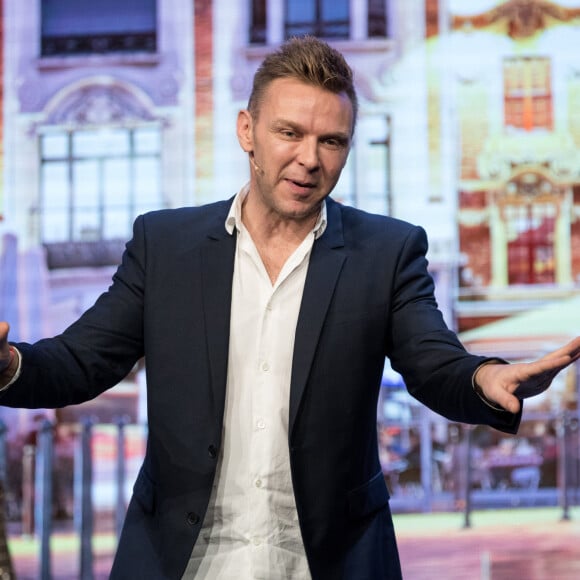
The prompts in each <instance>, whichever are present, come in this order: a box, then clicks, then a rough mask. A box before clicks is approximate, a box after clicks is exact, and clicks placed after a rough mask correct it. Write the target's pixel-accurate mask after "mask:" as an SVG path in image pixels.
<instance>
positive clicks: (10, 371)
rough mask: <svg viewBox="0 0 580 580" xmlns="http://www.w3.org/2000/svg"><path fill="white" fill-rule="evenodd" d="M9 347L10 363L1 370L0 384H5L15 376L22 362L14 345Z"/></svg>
mask: <svg viewBox="0 0 580 580" xmlns="http://www.w3.org/2000/svg"><path fill="white" fill-rule="evenodd" d="M8 349H9V352H10V358H9V359H8V365H7V366H6V368H4V369H3V370H2V371H0V385H5V384H7V383H9V382H10V381H11V380H12V379H13V378H14V375H16V372H17V370H18V364H19V362H20V358H19V355H18V351H17V350H16V349H15V348H14V347H13V346H9V347H8Z"/></svg>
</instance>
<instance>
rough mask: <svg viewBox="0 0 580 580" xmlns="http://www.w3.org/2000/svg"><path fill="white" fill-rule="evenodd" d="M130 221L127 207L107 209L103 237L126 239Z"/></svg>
mask: <svg viewBox="0 0 580 580" xmlns="http://www.w3.org/2000/svg"><path fill="white" fill-rule="evenodd" d="M131 223H132V220H131V216H130V215H129V209H128V208H121V209H114V210H111V209H109V210H107V212H106V213H105V224H104V228H103V230H104V231H103V238H104V239H106V240H112V239H115V238H121V239H123V240H126V239H128V238H129V236H130V233H131Z"/></svg>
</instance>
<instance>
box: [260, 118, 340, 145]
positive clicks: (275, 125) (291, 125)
mask: <svg viewBox="0 0 580 580" xmlns="http://www.w3.org/2000/svg"><path fill="white" fill-rule="evenodd" d="M271 127H272V129H283V128H286V129H292V130H293V131H295V132H297V133H303V132H304V129H303V128H302V127H301V126H300V124H298V123H295V122H294V121H290V120H289V119H275V120H274V121H272V124H271ZM350 138H351V136H350V133H344V132H342V131H337V132H334V133H325V134H323V135H321V136H320V139H322V140H325V139H336V140H337V141H340V142H341V143H348V142H349V141H350Z"/></svg>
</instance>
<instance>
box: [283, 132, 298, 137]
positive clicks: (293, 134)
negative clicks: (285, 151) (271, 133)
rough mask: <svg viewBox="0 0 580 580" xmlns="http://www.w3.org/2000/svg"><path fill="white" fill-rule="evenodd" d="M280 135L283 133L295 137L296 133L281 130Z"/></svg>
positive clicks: (285, 135)
mask: <svg viewBox="0 0 580 580" xmlns="http://www.w3.org/2000/svg"><path fill="white" fill-rule="evenodd" d="M282 135H284V137H290V138H292V137H295V136H296V133H294V131H282Z"/></svg>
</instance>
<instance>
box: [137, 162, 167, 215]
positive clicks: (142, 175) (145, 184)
mask: <svg viewBox="0 0 580 580" xmlns="http://www.w3.org/2000/svg"><path fill="white" fill-rule="evenodd" d="M159 174H160V168H159V159H158V158H156V157H151V158H148V159H147V158H146V159H136V160H135V196H136V198H137V199H136V201H138V202H139V203H142V204H152V205H154V206H155V205H157V207H159V202H160V198H161V192H160V175H159Z"/></svg>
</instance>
